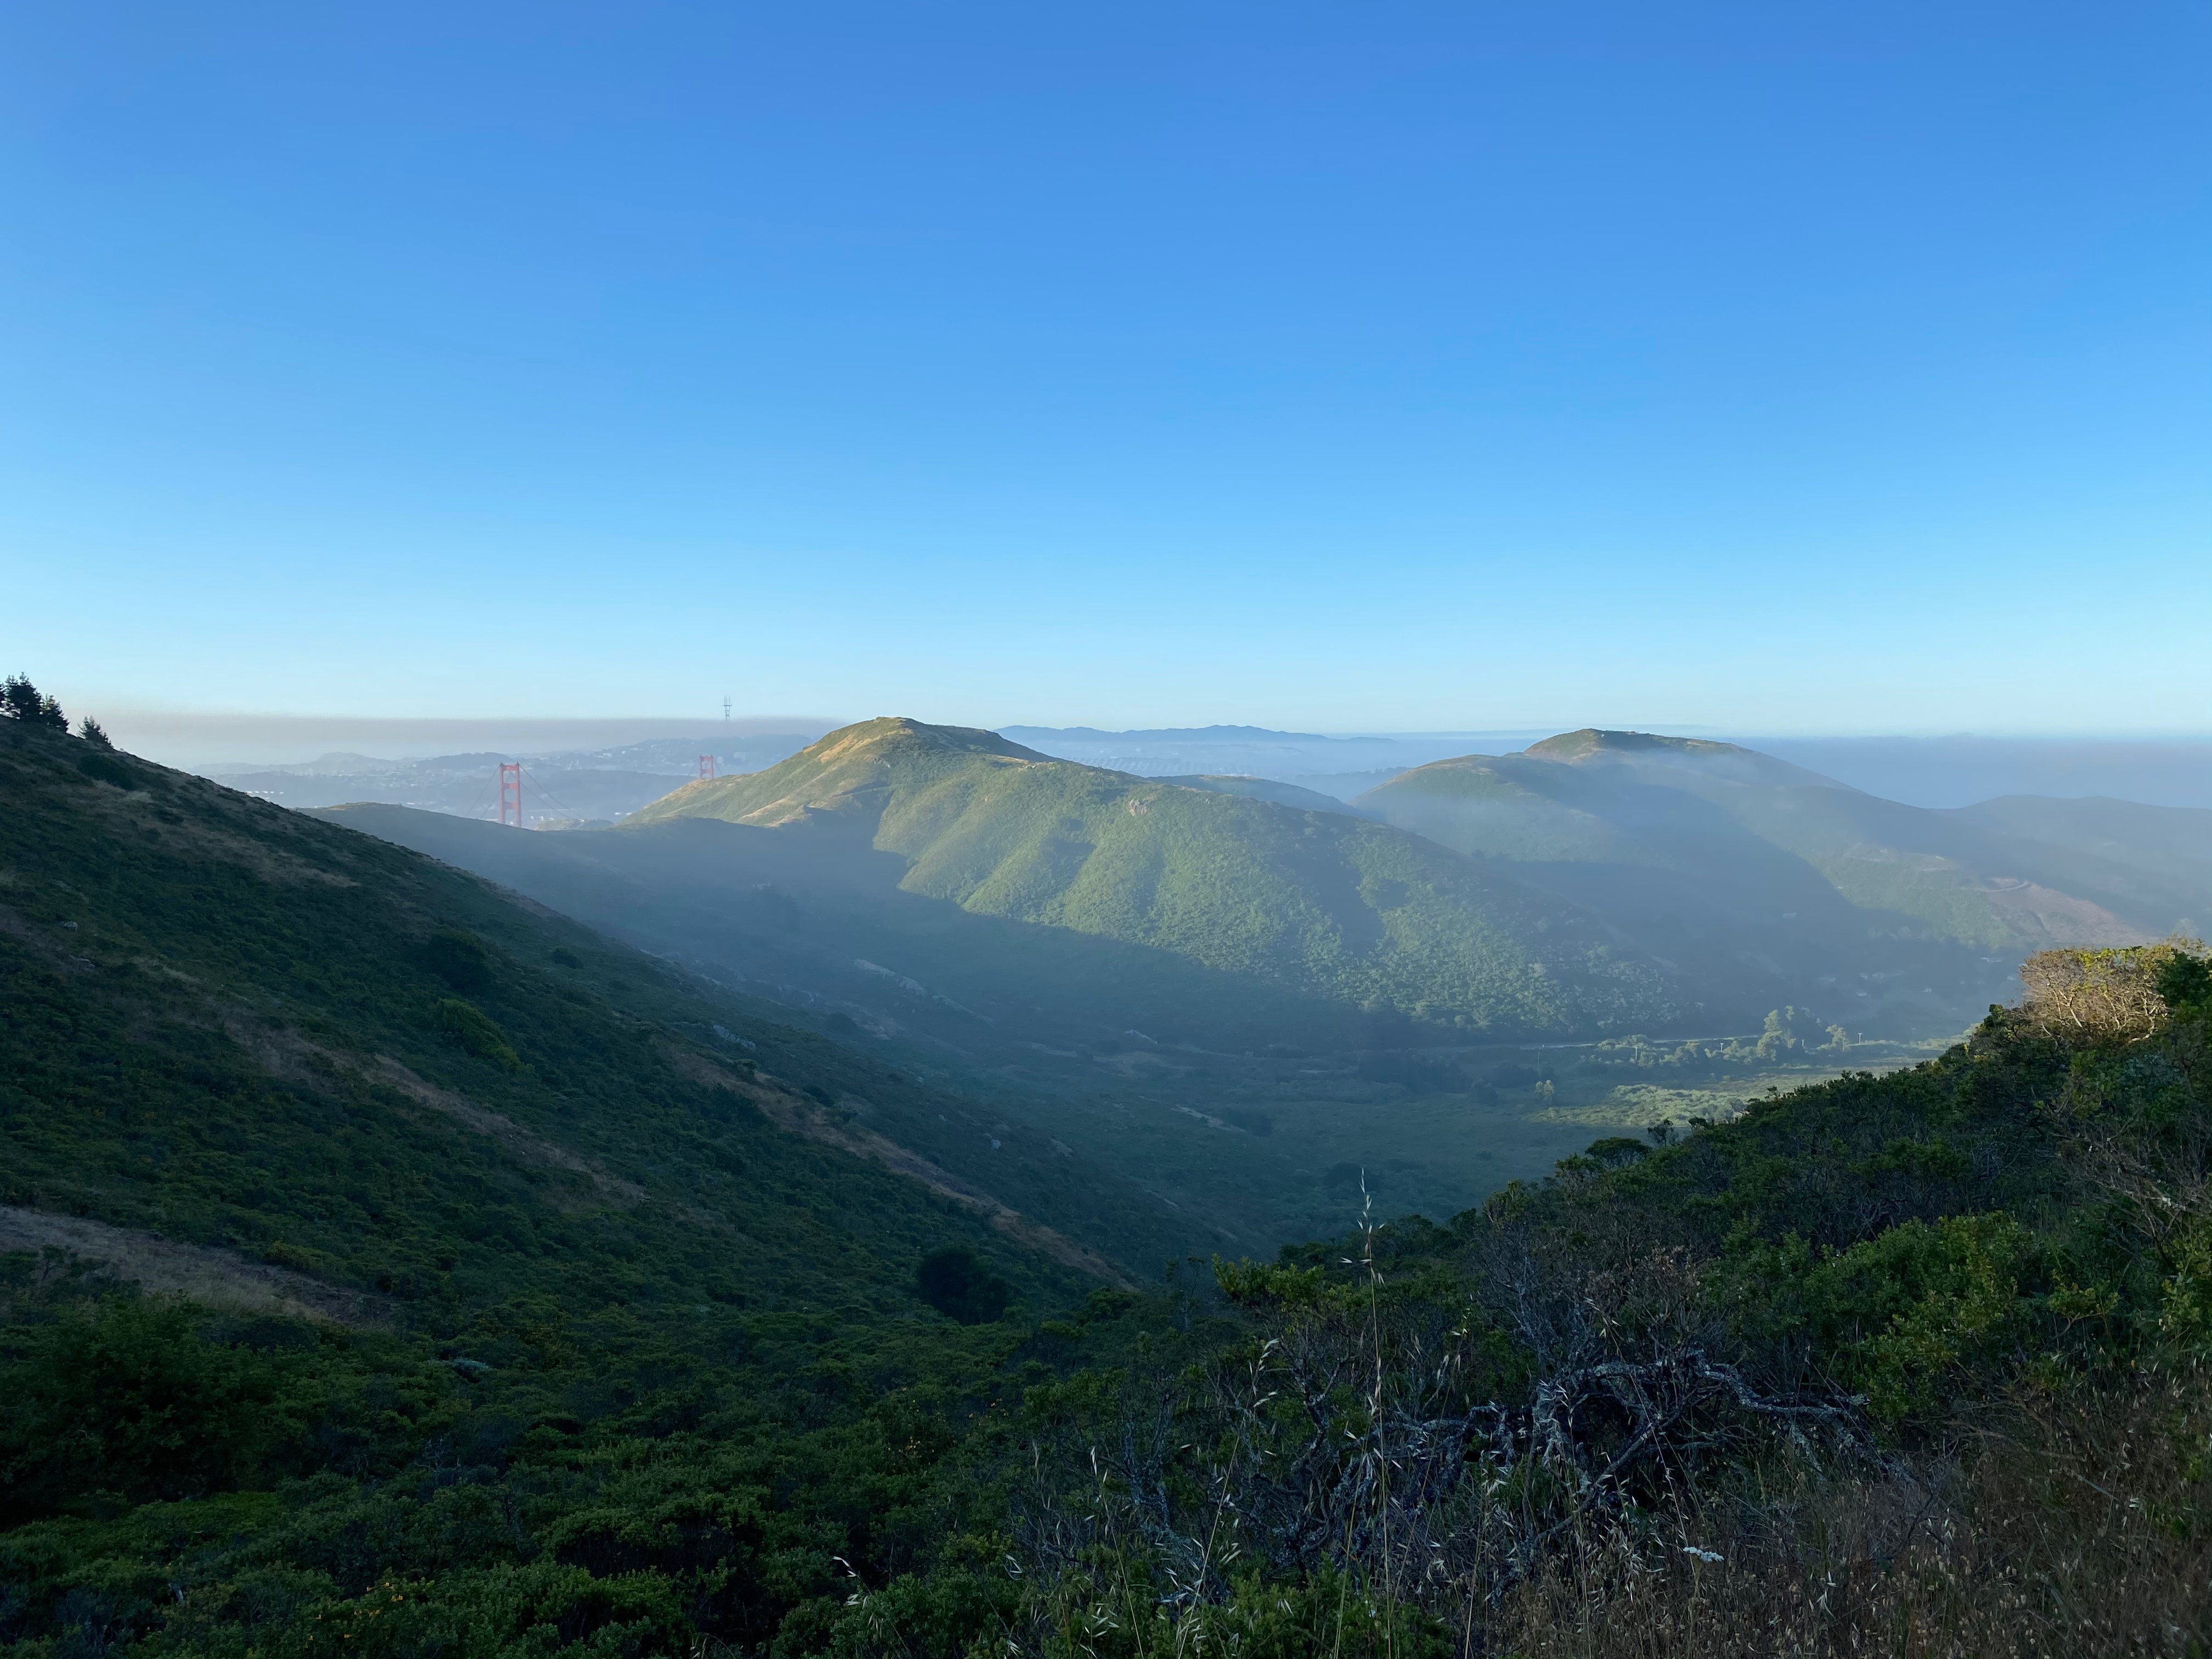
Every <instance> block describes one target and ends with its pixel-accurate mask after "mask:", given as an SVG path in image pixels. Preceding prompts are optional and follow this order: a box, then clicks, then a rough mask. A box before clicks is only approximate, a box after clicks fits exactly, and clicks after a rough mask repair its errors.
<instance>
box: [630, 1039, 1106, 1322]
mask: <svg viewBox="0 0 2212 1659" xmlns="http://www.w3.org/2000/svg"><path fill="white" fill-rule="evenodd" d="M668 1054H669V1057H670V1059H671V1060H673V1061H674V1062H675V1064H676V1066H677V1067H678V1070H680V1071H682V1072H683V1073H684V1075H685V1076H687V1077H689V1078H690V1079H693V1080H694V1081H695V1082H698V1083H703V1084H706V1085H708V1086H709V1087H712V1088H716V1089H726V1090H728V1091H730V1092H731V1093H732V1094H735V1095H742V1096H744V1097H745V1098H746V1099H747V1100H750V1101H751V1102H752V1103H753V1104H754V1105H756V1106H757V1107H759V1108H760V1109H761V1112H762V1114H763V1115H764V1116H765V1117H766V1118H767V1119H768V1120H769V1122H771V1123H773V1124H775V1126H776V1127H778V1128H780V1129H785V1130H787V1131H789V1132H790V1133H793V1134H797V1135H805V1137H806V1138H807V1139H809V1140H818V1141H822V1142H823V1143H824V1144H825V1145H828V1146H835V1147H836V1148H838V1149H839V1150H840V1151H842V1152H849V1153H851V1154H852V1155H853V1156H854V1157H855V1158H866V1159H867V1160H868V1162H870V1163H871V1164H879V1165H881V1166H882V1167H883V1168H884V1169H886V1170H890V1171H892V1172H893V1173H894V1174H896V1175H902V1176H906V1177H907V1178H908V1180H911V1181H918V1182H921V1184H922V1185H923V1186H925V1187H927V1188H929V1189H930V1190H931V1191H932V1192H933V1193H936V1194H939V1196H940V1197H944V1198H949V1199H951V1200H952V1201H953V1202H954V1203H955V1204H957V1205H959V1206H961V1207H962V1208H963V1209H969V1210H973V1211H975V1212H976V1213H977V1214H978V1215H980V1216H981V1217H983V1218H985V1219H986V1220H987V1221H988V1222H989V1223H990V1224H991V1225H992V1227H993V1228H994V1229H995V1230H996V1231H999V1232H1001V1233H1004V1234H1005V1235H1006V1237H1009V1238H1011V1239H1013V1240H1015V1241H1016V1242H1017V1243H1022V1244H1025V1245H1027V1246H1028V1247H1029V1248H1030V1249H1033V1250H1038V1251H1041V1252H1042V1253H1043V1254H1044V1255H1048V1256H1050V1257H1051V1258H1052V1259H1053V1260H1054V1261H1057V1262H1060V1264H1061V1265H1062V1266H1064V1267H1073V1268H1074V1269H1075V1270H1076V1271H1077V1272H1078V1273H1089V1274H1090V1275H1091V1277H1093V1278H1095V1279H1104V1280H1105V1281H1106V1282H1107V1283H1108V1284H1109V1285H1119V1286H1121V1288H1122V1289H1123V1290H1130V1291H1133V1290H1135V1289H1136V1288H1137V1286H1136V1285H1135V1284H1134V1283H1133V1281H1132V1280H1131V1279H1130V1278H1129V1277H1128V1275H1127V1274H1126V1273H1123V1272H1122V1271H1121V1269H1120V1268H1119V1267H1115V1265H1114V1264H1113V1263H1112V1262H1110V1261H1108V1260H1107V1259H1106V1258H1105V1257H1104V1256H1103V1255H1099V1254H1098V1252H1097V1251H1096V1250H1093V1249H1089V1248H1087V1247H1085V1246H1084V1245H1081V1244H1079V1243H1076V1242H1075V1241H1074V1240H1073V1239H1072V1238H1069V1237H1066V1235H1065V1234H1062V1233H1056V1232H1054V1231H1053V1230H1052V1229H1051V1228H1049V1227H1047V1226H1044V1225H1042V1224H1040V1223H1038V1222H1035V1221H1032V1220H1030V1218H1028V1217H1027V1216H1025V1215H1024V1214H1022V1213H1021V1212H1019V1211H1018V1210H1013V1209H1009V1208H1008V1207H1007V1206H1006V1205H1004V1204H1002V1203H1000V1201H999V1200H997V1199H995V1198H994V1197H992V1196H991V1194H988V1193H987V1192H985V1191H983V1189H982V1188H980V1187H977V1186H975V1185H974V1184H973V1183H972V1182H966V1181H963V1180H962V1179H961V1178H960V1177H959V1176H957V1175H954V1174H953V1173H952V1172H951V1170H946V1169H943V1168H941V1167H939V1165H937V1164H933V1163H931V1162H930V1161H929V1160H928V1159H927V1158H924V1157H922V1156H921V1153H919V1152H912V1151H909V1150H908V1148H906V1147H904V1146H900V1145H899V1144H898V1143H897V1142H896V1141H895V1140H892V1139H889V1138H887V1137H886V1136H884V1135H879V1134H878V1133H876V1132H875V1131H874V1130H872V1129H864V1128H861V1127H860V1126H859V1125H857V1124H852V1123H842V1122H840V1121H837V1120H836V1119H835V1118H833V1117H831V1116H830V1115H829V1114H828V1113H827V1112H825V1111H823V1109H821V1108H820V1107H818V1106H817V1105H816V1104H815V1103H813V1102H812V1101H811V1100H808V1099H807V1098H805V1097H804V1096H801V1095H797V1094H793V1093H792V1092H791V1091H788V1090H787V1089H784V1088H782V1087H781V1086H780V1085H777V1084H776V1083H775V1081H774V1080H773V1079H765V1080H763V1081H759V1082H744V1081H742V1080H740V1079H737V1078H734V1077H732V1076H731V1075H730V1074H729V1073H727V1072H725V1071H723V1070H722V1069H721V1068H720V1067H719V1066H713V1065H710V1064H708V1062H707V1061H706V1060H702V1059H701V1058H700V1057H699V1056H698V1055H696V1054H690V1053H688V1052H687V1051H685V1050H684V1049H681V1048H674V1047H672V1046H671V1048H670V1049H669V1050H668Z"/></svg>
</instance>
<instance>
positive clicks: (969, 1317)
mask: <svg viewBox="0 0 2212 1659" xmlns="http://www.w3.org/2000/svg"><path fill="white" fill-rule="evenodd" d="M914 1283H915V1289H916V1290H917V1291H920V1292H921V1299H922V1300H923V1301H925V1302H927V1304H929V1305H930V1306H931V1307H933V1308H934V1309H936V1310H937V1311H938V1312H939V1313H941V1314H943V1315H944V1316H945V1317H946V1318H948V1319H957V1320H958V1321H959V1322H961V1323H962V1324H963V1325H985V1324H988V1323H989V1322H991V1321H992V1320H994V1319H996V1318H997V1317H998V1316H1000V1314H1002V1313H1004V1312H1006V1307H1007V1304H1009V1303H1011V1302H1012V1300H1013V1299H1014V1293H1013V1291H1012V1289H1011V1288H1010V1287H1009V1286H1008V1285H1007V1284H1006V1280H1005V1279H1001V1278H1000V1277H999V1276H998V1274H996V1273H993V1272H992V1271H991V1270H990V1268H989V1267H987V1266H986V1265H985V1264H984V1262H983V1261H982V1260H981V1257H979V1256H977V1255H976V1254H975V1251H973V1250H971V1249H968V1248H967V1247H966V1246H964V1245H960V1244H949V1245H947V1246H945V1249H941V1250H933V1251H931V1252H930V1253H929V1254H928V1255H926V1256H924V1257H923V1258H922V1261H921V1266H920V1267H916V1268H915V1271H914Z"/></svg>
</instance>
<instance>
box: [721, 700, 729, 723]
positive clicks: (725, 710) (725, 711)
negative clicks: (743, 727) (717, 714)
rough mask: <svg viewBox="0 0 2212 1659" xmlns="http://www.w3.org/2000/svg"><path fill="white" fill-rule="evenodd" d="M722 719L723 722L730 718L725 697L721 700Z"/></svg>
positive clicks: (727, 701)
mask: <svg viewBox="0 0 2212 1659" xmlns="http://www.w3.org/2000/svg"><path fill="white" fill-rule="evenodd" d="M722 718H723V719H724V720H727V719H729V718H730V700H729V699H728V698H727V697H725V698H723V699H722Z"/></svg>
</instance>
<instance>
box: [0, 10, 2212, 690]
mask: <svg viewBox="0 0 2212 1659" xmlns="http://www.w3.org/2000/svg"><path fill="white" fill-rule="evenodd" d="M2208 52H2212V13H2208V12H2207V11H2206V10H2205V9H2203V7H2201V6H2189V5H2183V4H2179V3H2150V4H2146V5H2142V6H2134V7H2128V8H2118V9H2115V8H2099V7H2092V6H2088V5H2085V4H2072V5H2063V4H2045V5H2031V6H2027V7H2018V6H2012V7H1997V6H1995V5H1989V4H1961V5H1954V6H1947V7H1938V8H1932V9H1931V8H1928V7H1924V6H1908V5H1904V4H1897V3H1891V4H1875V5H1871V6H1858V7H1853V8H1850V9H1842V8H1835V9H1826V10H1823V9H1804V8H1795V9H1776V8H1772V7H1761V6H1755V5H1752V4H1748V3H1734V4H1720V3H1693V4H1691V5H1689V6H1686V7H1676V8H1669V9H1667V10H1665V11H1664V12H1663V13H1662V12H1656V11H1654V10H1652V9H1650V8H1642V7H1635V6H1630V5H1626V4H1623V3H1618V0H1612V3H1595V4H1567V5H1559V6H1534V5H1522V6H1517V7H1510V6H1509V7H1504V8H1495V7H1493V8H1488V9H1481V10H1479V11H1470V10H1468V9H1465V8H1452V7H1443V6H1431V5H1422V4H1415V5H1411V6H1406V7H1396V8H1388V9H1372V8H1363V9H1349V8H1347V9H1334V10H1331V9H1300V10H1285V9H1281V8H1276V7H1264V6H1260V5H1256V4H1249V3H1234V0H1225V3H1222V4H1218V5H1212V6H1206V7H1201V8H1189V7H1167V6H1164V5H1157V4H1136V5H1131V6H1126V7H1116V8H1112V9H1107V10H1101V11H1095V12H1089V13H1084V12H1076V11H1069V10H1066V9H1036V8H1020V7H1012V6H1006V5H983V4H959V5H953V6H941V7H932V8H927V9H917V8H911V7H898V6H891V5H886V4H881V3H857V4H854V5H852V6H848V7H842V8H832V9H782V10H775V9H726V8H720V7H711V6H707V5H704V4H700V3H696V0H679V3H675V4H671V5H665V6H655V7H651V8H642V9H641V8H634V7H623V6H617V5H613V4H611V3H599V0H592V3H585V4H580V5H577V6H573V7H566V8H562V9H560V10H559V11H557V12H547V11H545V10H544V9H542V8H538V7H530V6H524V5H520V4H519V3H486V4H482V5H471V6H467V7H463V8H452V7H436V6H429V5H425V4H421V3H398V4H394V5H392V6H386V7H378V8H374V9H359V8H299V7H286V6H278V5H275V4H269V3H259V0H254V3H246V0H217V3H215V4H212V5H209V6H204V7H195V8H192V9H190V10H189V11H181V10H179V9H174V8H168V7H162V6H159V5H155V4H151V3H146V0H92V3H88V4H86V5H81V6H70V7H64V8H17V9H14V10H13V11H12V12H10V13H9V15H8V16H7V17H6V18H4V19H0V211H4V213H5V214H6V216H7V220H8V222H9V227H10V232H11V234H10V253H9V258H7V259H6V260H5V261H4V262H0V358H4V361H5V362H6V363H7V365H8V370H7V373H6V374H5V375H4V376H0V561H4V562H5V564H6V567H7V569H8V572H9V576H8V580H7V584H6V598H5V602H4V604H0V671H16V670H21V671H27V672H28V673H30V674H31V675H33V678H36V679H38V680H39V681H40V684H42V685H46V686H47V687H49V688H50V689H52V690H54V691H55V692H56V693H57V694H58V695H59V696H61V697H62V698H63V699H64V702H67V703H70V705H72V706H75V707H81V708H87V709H90V710H94V711H99V712H101V713H103V714H112V717H113V718H115V719H116V720H118V722H123V721H126V720H128V719H130V718H134V717H135V714H134V711H159V710H167V711H169V712H170V713H172V714H174V713H178V712H185V713H189V712H191V711H202V712H217V711H226V710H228V711H246V712H248V713H258V714H270V715H281V714H300V715H307V716H313V717H318V718H331V717H341V716H344V717H368V716H374V717H376V718H378V719H403V718H429V717H459V716H464V715H465V716H470V717H474V716H477V715H483V716H484V717H488V718H489V717H493V716H498V717H506V718H515V719H520V718H532V719H535V718H560V719H568V720H582V719H588V718H599V717H605V716H607V715H608V714H611V713H613V714H621V713H623V712H624V711H630V712H633V713H634V712H636V711H668V710H679V711H680V710H684V709H690V708H696V709H698V710H700V711H701V714H702V717H708V716H711V715H718V714H719V713H720V704H721V699H722V698H723V697H725V696H729V697H731V698H732V700H733V702H734V704H735V707H736V708H737V709H738V710H740V711H750V712H752V713H755V714H758V713H759V712H760V711H763V710H773V709H786V710H791V709H811V710H817V711H819V710H828V709H847V710H854V711H858V712H859V713H860V714H862V715H865V714H874V713H886V712H896V713H903V714H914V715H915V716H917V717H919V718H922V719H927V720H938V721H944V722H949V723H957V724H964V725H987V724H990V723H992V722H993V721H995V720H1006V719H1009V718H1014V717H1018V718H1019V719H1021V720H1024V721H1027V722H1031V723H1036V724H1047V725H1063V726H1073V725H1081V724H1088V725H1094V726H1102V727H1107V728H1127V727H1142V726H1159V725H1164V724H1172V723H1178V722H1180V721H1182V720H1187V719H1190V718H1194V717H1196V716H1201V715H1202V716H1203V717H1205V718H1208V719H1218V720H1223V721H1225V722H1230V723H1246V724H1253V725H1267V726H1282V727H1288V728H1291V729H1300V730H1331V731H1344V730H1370V731H1437V730H1445V731H1453V730H1465V729H1500V728H1507V729H1511V728H1534V727H1537V726H1544V725H1547V724H1555V725H1565V726H1581V725H1589V724H1596V723H1603V724H1615V725H1633V726H1639V727H1644V728H1647V729H1648V728H1653V727H1656V728H1659V729H1666V730H1683V729H1690V728H1699V729H1705V730H1711V731H1715V732H1726V731H1739V732H1741V731H1751V732H1759V731H1765V732H1801V733H1816V732H1819V733H1845V732H1911V733H1940V732H1957V731H1978V732H2136V733H2146V732H2201V731H2203V730H2205V729H2207V728H2208V727H2212V653H2208V652H2206V651H2205V649H2204V648H2203V644H2204V638H2205V633H2206V624H2207V622H2208V620H2212V469H2208V468H2207V467H2206V466H2205V465H2204V459H2205V457H2206V456H2207V455H2208V454H2212V145H2208V144H2207V143H2205V142H2204V136H2205V134H2206V132H2207V131H2212V81H2208V79H2207V77H2206V76H2204V75H2203V64H2204V63H2205V62H2206V61H2207V57H2208ZM655 717H656V718H665V714H663V715H658V716H655Z"/></svg>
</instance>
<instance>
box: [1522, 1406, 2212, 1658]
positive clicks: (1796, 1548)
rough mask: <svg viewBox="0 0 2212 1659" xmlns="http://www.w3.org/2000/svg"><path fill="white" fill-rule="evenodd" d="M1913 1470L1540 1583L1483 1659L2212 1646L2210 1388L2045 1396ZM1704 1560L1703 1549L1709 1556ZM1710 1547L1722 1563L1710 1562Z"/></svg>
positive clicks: (2148, 1650) (1801, 1495) (1826, 1489)
mask: <svg viewBox="0 0 2212 1659" xmlns="http://www.w3.org/2000/svg"><path fill="white" fill-rule="evenodd" d="M2015 1421H2017V1422H2019V1423H2021V1424H2023V1425H2025V1426H2024V1428H2023V1430H2022V1433H2021V1437H1998V1436H1994V1435H1986V1434H1984V1435H1973V1434H1967V1435H1966V1436H1965V1437H1964V1438H1963V1442H1962V1443H1963V1445H1964V1448H1965V1449H1964V1451H1963V1452H1962V1454H1961V1455H1959V1456H1956V1457H1954V1458H1949V1459H1946V1460H1942V1461H1941V1462H1936V1463H1935V1464H1934V1465H1932V1466H1931V1467H1929V1468H1927V1469H1925V1470H1923V1471H1920V1472H1918V1473H1917V1474H1911V1475H1898V1476H1892V1477H1889V1478H1886V1479H1880V1480H1860V1481H1850V1482H1838V1483H1826V1484H1817V1485H1813V1486H1804V1487H1801V1488H1799V1489H1797V1490H1795V1491H1793V1492H1788V1493H1784V1494H1775V1495H1771V1496H1769V1497H1767V1498H1765V1499H1764V1500H1763V1501H1762V1502H1760V1503H1758V1504H1745V1505H1743V1506H1742V1508H1741V1511H1740V1512H1739V1513H1738V1514H1737V1515H1735V1516H1733V1517H1726V1516H1717V1515H1709V1516H1705V1517H1703V1520H1702V1524H1699V1525H1696V1526H1693V1527H1692V1528H1690V1529H1689V1531H1688V1533H1687V1534H1686V1536H1685V1538H1684V1540H1683V1545H1684V1546H1685V1547H1680V1548H1678V1550H1677V1551H1676V1553H1674V1555H1673V1556H1672V1558H1671V1559H1670V1560H1669V1564H1668V1566H1667V1567H1666V1568H1664V1569H1663V1570H1658V1571H1654V1570H1651V1569H1650V1567H1648V1566H1646V1565H1639V1564H1638V1563H1635V1562H1632V1561H1627V1560H1613V1561H1603V1562H1601V1563H1599V1564H1597V1565H1590V1566H1586V1567H1585V1568H1584V1569H1583V1571H1582V1572H1581V1573H1580V1574H1579V1575H1578V1576H1570V1577H1553V1578H1551V1579H1548V1580H1547V1581H1544V1582H1541V1583H1532V1584H1528V1585H1525V1586H1523V1587H1522V1588H1521V1589H1520V1590H1519V1591H1517V1592H1516V1595H1513V1596H1512V1597H1511V1598H1510V1599H1509V1601H1508V1602H1507V1604H1506V1606H1505V1607H1504V1609H1502V1613H1503V1616H1502V1618H1500V1619H1499V1620H1497V1621H1495V1622H1493V1623H1492V1625H1491V1626H1490V1627H1489V1630H1488V1631H1487V1632H1486V1636H1487V1640H1486V1643H1485V1644H1484V1645H1483V1648H1482V1650H1485V1651H1488V1652H1491V1653H1501V1654H1516V1655H1525V1656H1528V1659H1535V1656H1540V1655H1541V1656H1559V1659H1567V1656H1572V1659H1632V1656H1633V1659H1662V1656H1665V1659H1676V1656H1679V1659H1735V1656H1743V1659H1751V1656H1759V1659H1769V1656H1790V1659H1801V1656H1802V1659H1829V1656H1836V1659H1843V1656H1862V1655H1875V1654H1881V1655H1892V1656H1899V1659H1984V1656H2007V1659H2012V1656H2020V1659H2027V1656H2052V1659H2059V1656H2093V1655H2106V1654H2113V1655H2118V1654H2130V1655H2135V1654H2141V1655H2173V1656H2193V1655H2201V1654H2203V1653H2206V1652H2207V1651H2209V1650H2212V1536H2208V1527H2209V1526H2212V1480H2208V1478H2207V1475H2208V1469H2207V1463H2208V1448H2212V1437H2209V1436H2212V1385H2208V1382H2207V1380H2206V1379H2205V1378H2204V1377H2203V1376H2201V1375H2198V1374H2195V1373H2190V1374H2182V1375H2169V1376H2162V1377H2158V1378H2144V1379H2141V1380H2139V1381H2138V1382H2137V1383H2136V1384H2135V1385H2133V1386H2132V1387H2130V1388H2128V1389H2124V1390H2121V1391H2118V1392H2106V1393H2101V1394H2097V1395H2083V1396H2081V1397H2080V1398H2078V1399H2075V1400H2074V1401H2071V1402H2069V1403H2068V1404H2066V1405H2064V1406H2053V1405H2051V1404H2049V1403H2048V1402H2037V1401H2027V1402H2026V1403H2025V1405H2024V1407H2023V1415H2022V1416H2021V1418H2020V1419H2015ZM1692 1549H1694V1550H1698V1551H1703V1552H1704V1553H1705V1555H1703V1556H1701V1555H1699V1554H1698V1553H1692ZM1705 1556H1710V1557H1712V1558H1714V1559H1705Z"/></svg>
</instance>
